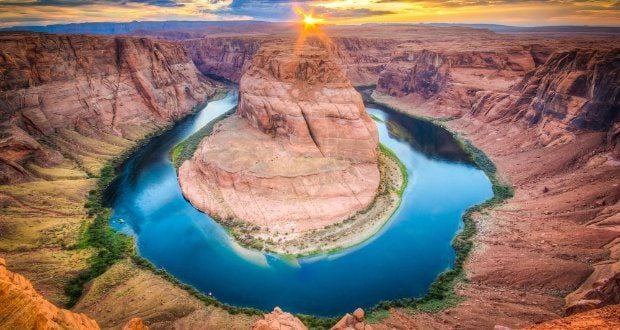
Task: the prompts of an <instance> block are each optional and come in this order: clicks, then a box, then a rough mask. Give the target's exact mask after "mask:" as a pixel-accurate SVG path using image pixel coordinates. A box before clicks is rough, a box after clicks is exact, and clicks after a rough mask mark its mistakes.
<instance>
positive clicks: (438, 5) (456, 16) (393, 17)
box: [0, 0, 620, 26]
mask: <svg viewBox="0 0 620 330" xmlns="http://www.w3.org/2000/svg"><path fill="white" fill-rule="evenodd" d="M296 6H302V7H303V9H304V10H305V11H306V12H308V13H311V14H310V15H308V17H304V18H303V21H304V23H305V24H308V25H317V24H321V23H324V22H323V20H324V18H323V17H329V23H330V24H363V23H432V22H447V23H487V24H488V23H501V24H505V25H520V26H533V25H539V26H540V25H608V26H620V6H619V5H618V1H614V0H578V1H564V0H563V1H522V2H521V1H509V0H497V1H483V0H450V1H442V0H423V1H415V0H414V1H411V0H390V1H386V0H355V1H352V0H314V1H288V0H278V1H268V0H124V1H120V0H119V1H113V0H109V1H99V0H80V1H74V0H71V1H69V0H66V1H65V0H63V1H60V0H56V1H47V0H29V1H17V0H0V26H13V25H44V24H54V23H75V22H110V21H117V22H127V21H134V20H142V21H152V20H191V21H196V20H263V21H296V20H298V19H299V17H298V15H296V13H295V10H294V8H295V7H296Z"/></svg>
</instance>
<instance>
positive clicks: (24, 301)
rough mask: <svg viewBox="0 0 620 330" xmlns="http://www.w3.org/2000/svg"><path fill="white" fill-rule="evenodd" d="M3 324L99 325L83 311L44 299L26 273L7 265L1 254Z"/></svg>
mask: <svg viewBox="0 0 620 330" xmlns="http://www.w3.org/2000/svg"><path fill="white" fill-rule="evenodd" d="M0 328H2V329H76V330H77V329H80V330H84V329H99V326H98V325H97V322H95V321H94V320H92V319H90V318H89V317H88V316H86V315H84V314H76V313H73V312H71V311H68V310H66V309H60V308H58V307H56V306H54V304H52V303H50V302H49V301H47V300H45V298H43V296H41V295H40V294H39V293H38V292H37V291H36V290H35V289H34V287H33V286H32V284H31V283H30V281H29V280H27V279H26V278H25V277H23V276H21V275H19V274H16V273H13V272H11V271H9V270H7V269H6V265H5V262H4V259H2V258H0Z"/></svg>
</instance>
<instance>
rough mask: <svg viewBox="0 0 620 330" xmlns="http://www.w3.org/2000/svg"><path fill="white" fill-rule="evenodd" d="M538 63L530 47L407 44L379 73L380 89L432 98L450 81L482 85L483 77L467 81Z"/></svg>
mask: <svg viewBox="0 0 620 330" xmlns="http://www.w3.org/2000/svg"><path fill="white" fill-rule="evenodd" d="M534 66H535V62H534V59H533V58H532V55H531V54H530V53H529V52H528V51H526V50H521V51H512V52H508V51H506V50H497V51H446V50H443V51H442V50H437V51H434V50H428V49H416V48H414V49H408V48H407V47H404V48H403V49H402V50H399V51H397V52H395V54H394V55H393V56H392V58H391V59H390V62H389V63H388V64H387V66H386V68H385V70H384V71H383V72H381V74H380V75H379V79H378V83H377V90H378V91H379V92H382V93H384V94H387V95H390V96H397V97H402V96H405V95H409V94H417V95H420V96H422V97H423V98H424V99H429V98H431V97H433V96H436V95H437V94H440V93H441V92H442V91H443V90H444V89H445V88H446V87H447V86H448V85H460V84H463V83H467V85H468V87H469V88H471V87H474V88H475V87H481V86H477V85H479V84H481V83H482V80H481V79H479V81H478V82H475V80H474V81H463V79H471V77H472V76H479V77H482V76H490V78H493V76H498V77H500V78H501V77H503V76H511V75H514V73H515V72H525V71H529V70H531V69H533V68H534ZM476 70H478V71H476ZM489 70H491V72H492V73H489V72H488V71H489Z"/></svg>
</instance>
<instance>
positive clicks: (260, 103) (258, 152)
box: [179, 41, 379, 232]
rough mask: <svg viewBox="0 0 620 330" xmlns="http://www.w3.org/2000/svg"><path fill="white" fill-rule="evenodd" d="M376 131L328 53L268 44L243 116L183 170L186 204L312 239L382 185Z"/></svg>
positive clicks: (251, 77) (248, 79)
mask: <svg viewBox="0 0 620 330" xmlns="http://www.w3.org/2000/svg"><path fill="white" fill-rule="evenodd" d="M377 144H378V137H377V129H376V127H375V126H374V123H373V122H372V120H371V119H370V117H369V116H368V115H367V114H366V112H365V109H364V105H363V102H362V98H361V96H360V95H359V93H357V92H356V91H355V89H353V87H352V85H351V83H350V82H349V81H348V79H347V78H346V76H345V74H344V73H343V72H342V71H341V70H340V69H339V67H338V65H337V64H336V63H335V62H334V60H332V58H331V57H330V56H329V53H328V52H327V51H326V50H325V49H324V48H319V47H315V46H312V45H307V44H306V45H304V46H303V47H301V48H298V49H294V47H293V44H291V43H290V42H287V41H283V42H276V43H272V44H269V45H268V46H264V47H263V48H262V49H261V50H260V51H259V52H258V53H257V54H256V55H255V57H254V59H253V61H252V65H251V66H250V67H249V68H248V69H247V71H246V72H245V74H244V76H243V77H242V79H241V84H240V102H239V108H238V110H237V114H236V116H233V117H232V118H229V119H227V120H225V121H223V122H221V123H220V124H219V125H217V126H216V127H215V129H214V133H213V134H212V135H211V136H209V137H208V138H206V139H205V140H203V142H202V143H201V144H200V146H199V147H198V150H197V152H196V153H195V155H194V157H193V158H192V159H191V160H189V161H187V162H185V163H184V164H183V165H182V166H181V168H180V170H179V181H180V183H181V188H182V190H183V193H184V194H185V196H186V197H187V198H188V199H189V200H190V201H191V202H192V204H194V205H195V206H196V207H197V208H199V209H200V210H203V211H205V212H207V213H209V214H211V215H213V216H215V217H217V218H219V219H232V218H236V219H241V220H244V221H246V222H251V223H252V224H255V225H258V226H260V227H263V226H264V227H265V228H266V227H268V228H269V229H270V230H272V231H280V232H284V231H286V232H288V231H291V230H293V231H304V230H309V229H314V228H321V227H324V226H326V225H329V224H332V223H335V222H338V221H342V220H344V219H346V218H347V217H349V216H350V215H351V214H353V213H355V212H356V211H359V210H362V209H364V208H366V207H367V206H368V205H369V204H370V203H371V202H372V200H373V199H374V197H375V194H376V193H377V187H378V185H379V171H378V168H377Z"/></svg>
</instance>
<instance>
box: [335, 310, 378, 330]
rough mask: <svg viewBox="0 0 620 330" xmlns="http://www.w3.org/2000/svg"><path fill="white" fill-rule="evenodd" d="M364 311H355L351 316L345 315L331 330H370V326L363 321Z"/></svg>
mask: <svg viewBox="0 0 620 330" xmlns="http://www.w3.org/2000/svg"><path fill="white" fill-rule="evenodd" d="M364 316H365V313H364V310H363V309H361V308H358V309H356V310H355V311H354V312H353V314H352V315H351V314H349V313H347V314H345V315H344V316H343V317H342V318H341V319H340V321H338V323H336V324H335V325H334V326H333V327H332V328H331V330H372V326H371V325H370V324H367V323H366V322H365V321H364Z"/></svg>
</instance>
